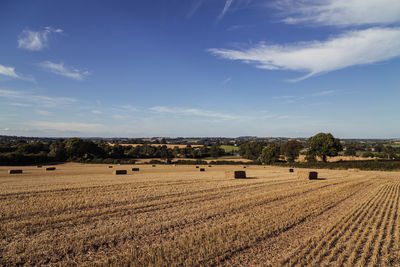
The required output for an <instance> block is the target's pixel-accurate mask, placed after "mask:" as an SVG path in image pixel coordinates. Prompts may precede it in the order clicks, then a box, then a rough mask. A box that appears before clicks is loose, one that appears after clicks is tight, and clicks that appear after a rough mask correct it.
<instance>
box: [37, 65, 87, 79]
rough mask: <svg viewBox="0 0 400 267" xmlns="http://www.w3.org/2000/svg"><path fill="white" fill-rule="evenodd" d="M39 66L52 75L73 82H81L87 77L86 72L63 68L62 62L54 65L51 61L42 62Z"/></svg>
mask: <svg viewBox="0 0 400 267" xmlns="http://www.w3.org/2000/svg"><path fill="white" fill-rule="evenodd" d="M39 66H41V67H42V68H44V69H47V70H49V71H51V72H53V73H54V74H58V75H62V76H65V77H68V78H72V79H75V80H83V79H84V78H85V76H87V75H89V72H88V71H82V70H79V69H68V68H66V67H65V66H64V63H63V62H60V63H54V62H51V61H44V62H42V63H39Z"/></svg>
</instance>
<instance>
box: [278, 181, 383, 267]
mask: <svg viewBox="0 0 400 267" xmlns="http://www.w3.org/2000/svg"><path fill="white" fill-rule="evenodd" d="M387 190H388V189H387V187H382V188H381V189H380V190H379V191H378V192H377V194H376V195H375V196H373V197H372V198H371V199H370V200H368V201H366V202H364V203H363V204H360V205H358V206H357V207H356V208H355V211H354V212H352V213H350V214H349V215H348V216H346V217H345V218H343V219H341V220H339V221H338V222H337V223H336V224H335V225H334V226H332V227H331V228H330V230H329V231H328V232H327V233H326V234H324V235H323V237H320V238H318V239H317V238H312V239H310V240H309V241H308V243H307V244H305V245H304V246H303V247H301V248H299V249H298V250H297V251H296V252H295V253H294V254H293V255H292V256H291V257H289V258H287V259H286V260H284V261H283V262H282V265H289V266H294V265H298V264H300V260H302V262H301V263H302V264H303V265H304V264H306V263H307V261H309V260H310V259H311V258H312V257H315V256H316V255H317V253H318V252H319V251H320V250H321V248H322V247H323V246H324V245H325V244H326V243H332V240H333V239H334V238H335V237H336V236H337V235H338V234H339V235H340V234H341V233H343V232H346V231H347V230H348V229H349V228H350V227H351V226H353V227H352V228H351V229H350V230H351V231H353V230H354V227H355V226H354V225H355V224H354V222H359V221H361V220H362V219H363V218H364V217H365V216H368V215H369V213H371V212H373V210H374V209H376V208H377V207H378V206H379V205H380V203H381V201H382V200H383V198H384V195H385V193H386V192H387ZM371 207H372V209H370V208H371ZM317 240H318V241H317Z"/></svg>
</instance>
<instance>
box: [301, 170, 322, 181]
mask: <svg viewBox="0 0 400 267" xmlns="http://www.w3.org/2000/svg"><path fill="white" fill-rule="evenodd" d="M297 177H298V178H299V179H304V180H316V179H318V172H308V171H298V172H297Z"/></svg>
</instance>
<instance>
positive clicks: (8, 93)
mask: <svg viewBox="0 0 400 267" xmlns="http://www.w3.org/2000/svg"><path fill="white" fill-rule="evenodd" d="M0 98H6V99H9V100H13V101H21V102H23V103H12V104H13V105H16V106H30V105H37V106H41V107H60V106H65V105H70V104H73V103H75V102H76V100H75V99H73V98H68V97H49V96H43V95H35V94H32V93H30V92H26V91H13V90H7V89H0Z"/></svg>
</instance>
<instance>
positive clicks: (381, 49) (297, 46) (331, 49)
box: [209, 28, 400, 81]
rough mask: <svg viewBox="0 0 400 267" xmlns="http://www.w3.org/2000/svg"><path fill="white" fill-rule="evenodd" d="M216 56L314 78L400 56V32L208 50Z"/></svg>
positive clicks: (387, 30) (389, 30) (370, 32)
mask: <svg viewBox="0 0 400 267" xmlns="http://www.w3.org/2000/svg"><path fill="white" fill-rule="evenodd" d="M209 51H210V52H211V53H212V54H214V55H217V56H220V57H222V58H226V59H230V60H240V61H242V62H244V63H254V64H256V66H257V67H258V68H261V69H266V70H292V71H302V72H308V74H307V75H305V76H304V77H301V78H298V79H295V80H292V81H299V80H303V79H306V78H309V77H311V76H314V75H317V74H321V73H326V72H330V71H334V70H339V69H343V68H346V67H350V66H355V65H362V64H371V63H375V62H380V61H384V60H388V59H392V58H396V57H399V56H400V28H370V29H366V30H355V31H348V32H346V33H344V34H341V35H337V36H334V37H332V38H330V39H328V40H326V41H311V42H299V43H294V44H288V45H265V44H264V43H261V44H258V45H256V46H254V47H251V48H248V49H243V50H233V49H232V50H230V49H215V48H213V49H209Z"/></svg>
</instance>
